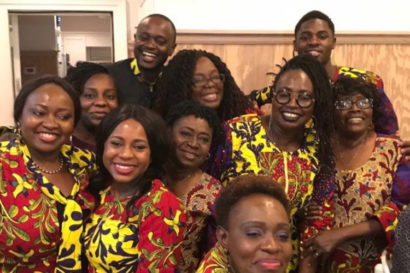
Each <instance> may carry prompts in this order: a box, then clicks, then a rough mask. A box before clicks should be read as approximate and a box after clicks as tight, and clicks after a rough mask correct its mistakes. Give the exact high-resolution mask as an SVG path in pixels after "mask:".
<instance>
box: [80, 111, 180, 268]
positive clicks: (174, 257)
mask: <svg viewBox="0 0 410 273" xmlns="http://www.w3.org/2000/svg"><path fill="white" fill-rule="evenodd" d="M163 132H165V124H164V122H163V121H162V119H161V118H160V117H159V116H158V115H156V114H155V113H153V112H152V111H150V110H148V109H145V108H143V107H141V106H135V105H123V106H121V107H119V108H117V109H115V110H113V111H112V112H111V113H110V114H108V115H107V117H106V118H105V119H104V120H103V121H102V123H101V125H100V127H99V129H98V132H97V164H98V167H99V169H100V173H99V174H98V176H95V177H94V178H93V179H92V180H91V182H90V186H89V190H90V192H91V193H92V194H93V196H94V198H95V201H96V202H95V204H96V205H95V207H94V211H93V213H92V215H91V217H90V219H89V221H88V222H87V223H86V226H85V233H84V234H85V235H84V248H85V253H86V256H87V258H88V261H89V272H106V271H107V270H109V271H114V272H141V273H142V272H150V271H153V270H154V268H155V269H158V271H157V272H174V269H176V268H177V261H179V260H180V245H181V244H180V242H181V241H182V239H183V236H184V230H185V221H186V217H185V211H184V208H183V205H182V203H181V202H180V201H179V200H178V199H177V198H176V196H175V195H173V194H172V193H171V192H170V191H169V190H168V189H167V188H165V186H164V185H163V184H162V182H161V181H160V180H159V178H161V177H162V175H163V173H164V171H163V164H164V163H165V161H166V160H167V152H168V149H169V147H168V141H167V138H166V135H165V134H164V133H163ZM107 231H108V232H107Z"/></svg>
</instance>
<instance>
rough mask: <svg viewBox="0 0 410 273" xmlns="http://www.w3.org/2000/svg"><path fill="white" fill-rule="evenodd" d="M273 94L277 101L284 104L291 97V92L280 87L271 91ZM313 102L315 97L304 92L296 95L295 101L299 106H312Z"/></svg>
mask: <svg viewBox="0 0 410 273" xmlns="http://www.w3.org/2000/svg"><path fill="white" fill-rule="evenodd" d="M273 96H274V98H275V101H276V102H277V103H279V104H282V105H285V104H288V103H289V102H290V99H291V97H292V92H291V91H289V90H286V89H280V90H278V91H276V92H273ZM314 102H315V99H314V98H313V96H312V95H311V94H309V93H306V92H304V93H299V94H298V95H297V97H296V103H297V104H298V105H299V107H301V108H308V107H310V106H312V104H313V103H314Z"/></svg>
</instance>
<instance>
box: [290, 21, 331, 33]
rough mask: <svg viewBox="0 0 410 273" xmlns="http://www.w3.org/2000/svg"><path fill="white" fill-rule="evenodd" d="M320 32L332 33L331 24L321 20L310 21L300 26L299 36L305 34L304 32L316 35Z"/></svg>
mask: <svg viewBox="0 0 410 273" xmlns="http://www.w3.org/2000/svg"><path fill="white" fill-rule="evenodd" d="M320 31H326V32H329V33H332V30H331V29H330V27H329V24H328V23H327V22H326V21H325V20H322V19H319V18H313V19H309V20H307V21H305V22H303V23H302V24H301V25H300V29H299V32H298V33H297V34H299V33H304V32H312V33H316V32H320Z"/></svg>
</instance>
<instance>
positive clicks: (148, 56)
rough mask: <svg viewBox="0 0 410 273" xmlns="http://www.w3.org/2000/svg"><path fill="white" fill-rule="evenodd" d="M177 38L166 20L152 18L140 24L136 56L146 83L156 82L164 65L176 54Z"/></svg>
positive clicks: (137, 33) (136, 41) (135, 47)
mask: <svg viewBox="0 0 410 273" xmlns="http://www.w3.org/2000/svg"><path fill="white" fill-rule="evenodd" d="M175 36H176V33H175V31H174V30H173V29H172V26H171V24H170V22H168V21H167V20H165V19H164V18H161V17H158V16H151V17H146V18H144V19H143V20H142V21H141V22H140V24H139V25H138V27H137V32H136V34H135V36H134V37H135V44H134V56H135V58H136V59H137V62H138V68H139V70H140V71H141V74H142V76H143V79H144V80H145V81H147V82H155V81H156V79H157V78H158V75H159V73H160V72H161V71H162V68H163V66H164V63H165V62H166V61H167V59H168V57H169V56H171V55H172V54H173V53H174V50H175V47H176V43H175Z"/></svg>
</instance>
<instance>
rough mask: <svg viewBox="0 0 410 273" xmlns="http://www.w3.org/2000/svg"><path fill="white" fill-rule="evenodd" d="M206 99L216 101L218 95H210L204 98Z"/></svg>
mask: <svg viewBox="0 0 410 273" xmlns="http://www.w3.org/2000/svg"><path fill="white" fill-rule="evenodd" d="M204 99H206V100H216V94H215V93H213V94H208V95H206V96H204Z"/></svg>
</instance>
